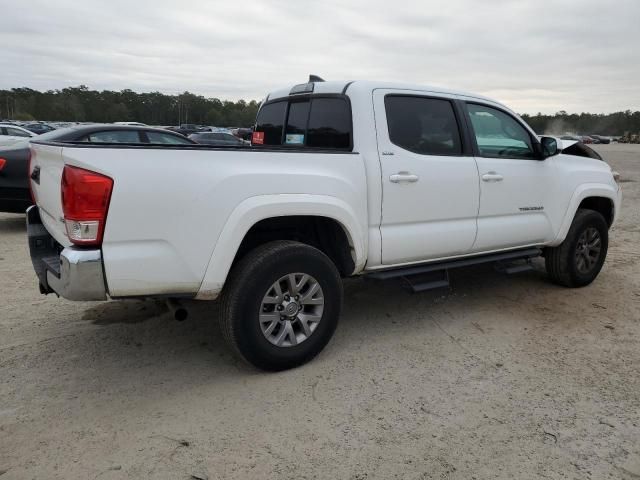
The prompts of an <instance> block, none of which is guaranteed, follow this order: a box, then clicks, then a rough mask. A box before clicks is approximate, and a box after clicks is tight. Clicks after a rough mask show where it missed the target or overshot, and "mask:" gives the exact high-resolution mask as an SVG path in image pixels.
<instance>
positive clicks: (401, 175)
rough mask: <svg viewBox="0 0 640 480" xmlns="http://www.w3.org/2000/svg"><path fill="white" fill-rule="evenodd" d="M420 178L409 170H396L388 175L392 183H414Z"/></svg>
mask: <svg viewBox="0 0 640 480" xmlns="http://www.w3.org/2000/svg"><path fill="white" fill-rule="evenodd" d="M419 179H420V177H418V175H413V174H412V173H409V172H398V173H394V174H393V175H391V176H390V177H389V180H390V181H391V182H393V183H403V182H406V183H415V182H417V181H418V180H419Z"/></svg>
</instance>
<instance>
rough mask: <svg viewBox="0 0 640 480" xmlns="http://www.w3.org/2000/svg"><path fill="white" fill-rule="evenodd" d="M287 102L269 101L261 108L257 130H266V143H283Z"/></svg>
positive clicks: (257, 120)
mask: <svg viewBox="0 0 640 480" xmlns="http://www.w3.org/2000/svg"><path fill="white" fill-rule="evenodd" d="M286 109H287V102H275V103H269V104H267V105H265V106H264V107H262V108H261V109H260V113H259V114H258V118H257V119H256V132H264V143H263V144H264V145H282V129H283V127H284V114H285V110H286Z"/></svg>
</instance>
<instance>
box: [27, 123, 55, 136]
mask: <svg viewBox="0 0 640 480" xmlns="http://www.w3.org/2000/svg"><path fill="white" fill-rule="evenodd" d="M24 128H26V129H27V130H29V131H31V132H33V133H37V134H38V135H41V134H43V133H47V132H51V131H52V130H55V128H54V127H52V126H51V125H47V124H46V123H28V124H26V125H24Z"/></svg>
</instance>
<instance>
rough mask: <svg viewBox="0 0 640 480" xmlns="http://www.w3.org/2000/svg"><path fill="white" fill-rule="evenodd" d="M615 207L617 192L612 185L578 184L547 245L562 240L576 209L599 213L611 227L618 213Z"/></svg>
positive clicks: (553, 244) (557, 243)
mask: <svg viewBox="0 0 640 480" xmlns="http://www.w3.org/2000/svg"><path fill="white" fill-rule="evenodd" d="M617 207H618V192H616V191H615V189H614V188H613V187H611V186H609V185H603V184H583V185H580V186H579V187H578V188H577V189H576V191H575V192H574V194H573V197H572V198H571V201H570V202H569V207H568V208H567V212H566V213H565V216H564V218H563V220H562V223H561V226H560V229H559V231H558V235H557V236H556V238H555V239H554V241H553V242H552V243H551V244H550V245H549V246H557V245H559V244H560V243H562V242H563V241H564V239H565V237H566V236H567V233H568V232H569V228H571V223H572V222H573V219H574V218H575V216H576V213H577V211H578V209H580V208H588V209H591V210H595V211H597V212H599V213H601V214H602V216H603V217H604V218H605V220H606V222H607V225H608V226H609V227H611V226H612V225H613V222H614V221H615V218H616V216H617V213H618V212H617Z"/></svg>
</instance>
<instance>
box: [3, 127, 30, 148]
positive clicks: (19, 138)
mask: <svg viewBox="0 0 640 480" xmlns="http://www.w3.org/2000/svg"><path fill="white" fill-rule="evenodd" d="M35 136H37V134H36V133H33V132H31V131H29V130H27V129H26V128H22V127H19V126H18V125H12V124H6V123H0V146H4V145H11V144H13V143H16V142H23V141H24V140H25V139H26V138H32V137H35Z"/></svg>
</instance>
